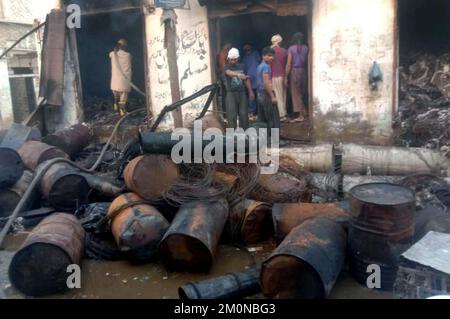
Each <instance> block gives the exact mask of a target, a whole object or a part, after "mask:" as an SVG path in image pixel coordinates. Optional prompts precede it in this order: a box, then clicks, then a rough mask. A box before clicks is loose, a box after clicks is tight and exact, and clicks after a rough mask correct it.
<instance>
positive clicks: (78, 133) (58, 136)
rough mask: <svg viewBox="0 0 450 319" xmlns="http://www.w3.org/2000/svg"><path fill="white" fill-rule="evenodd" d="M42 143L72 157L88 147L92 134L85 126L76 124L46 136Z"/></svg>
mask: <svg viewBox="0 0 450 319" xmlns="http://www.w3.org/2000/svg"><path fill="white" fill-rule="evenodd" d="M42 141H43V142H44V143H47V144H49V145H52V146H56V147H57V148H59V149H61V150H62V151H64V152H65V153H67V154H68V155H69V156H70V157H73V156H74V155H76V154H77V153H79V152H81V151H82V150H83V149H84V148H85V147H87V146H89V144H90V143H91V141H92V134H91V131H90V129H89V127H87V126H86V125H83V124H76V125H73V126H71V127H69V128H67V129H64V130H61V131H58V132H56V133H54V134H51V135H47V136H46V137H44V138H43V139H42Z"/></svg>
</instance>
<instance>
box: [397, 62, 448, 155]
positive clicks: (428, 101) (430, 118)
mask: <svg viewBox="0 0 450 319" xmlns="http://www.w3.org/2000/svg"><path fill="white" fill-rule="evenodd" d="M395 128H396V142H397V144H398V145H401V146H408V147H409V146H412V147H426V148H430V149H437V150H441V151H442V152H444V153H445V154H446V155H447V156H449V157H450V53H446V54H443V55H440V56H437V57H436V56H433V55H430V54H420V53H418V54H413V55H411V56H409V57H408V58H406V59H404V63H403V64H402V66H401V67H400V103H399V115H398V118H397V119H396V124H395Z"/></svg>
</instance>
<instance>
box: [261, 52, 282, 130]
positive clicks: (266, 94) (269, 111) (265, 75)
mask: <svg viewBox="0 0 450 319" xmlns="http://www.w3.org/2000/svg"><path fill="white" fill-rule="evenodd" d="M274 55H275V51H274V50H273V49H272V48H271V47H266V48H264V49H263V51H262V62H261V64H260V65H259V66H258V70H257V76H258V88H257V90H258V120H259V121H261V122H265V123H266V124H267V128H268V130H269V134H270V129H272V128H278V129H279V128H280V114H279V113H278V108H277V105H276V104H277V98H276V96H275V93H274V91H273V87H272V79H271V74H272V72H271V70H270V63H271V62H272V61H273V59H274Z"/></svg>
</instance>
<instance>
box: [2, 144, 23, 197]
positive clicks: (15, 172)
mask: <svg viewBox="0 0 450 319" xmlns="http://www.w3.org/2000/svg"><path fill="white" fill-rule="evenodd" d="M24 170H25V166H24V164H23V162H22V159H21V158H20V155H19V154H18V153H17V152H16V151H15V150H13V149H11V148H6V147H0V188H4V187H9V186H12V185H14V184H15V183H16V182H17V181H18V180H19V179H20V177H21V176H22V175H23V172H24Z"/></svg>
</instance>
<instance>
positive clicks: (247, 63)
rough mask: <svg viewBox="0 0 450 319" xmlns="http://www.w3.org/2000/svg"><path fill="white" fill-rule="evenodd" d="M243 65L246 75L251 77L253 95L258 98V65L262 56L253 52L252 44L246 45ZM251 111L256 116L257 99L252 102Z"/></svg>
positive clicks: (250, 103)
mask: <svg viewBox="0 0 450 319" xmlns="http://www.w3.org/2000/svg"><path fill="white" fill-rule="evenodd" d="M242 63H243V64H244V68H245V74H247V75H248V76H249V77H250V84H251V86H252V90H253V93H254V95H255V96H256V93H257V92H256V88H257V87H258V81H257V76H256V71H257V69H258V65H259V64H260V63H261V56H260V55H259V53H258V52H257V51H253V48H252V46H251V45H250V44H246V45H244V57H243V58H242ZM249 109H250V112H251V113H253V115H256V112H257V104H256V99H253V100H250V102H249Z"/></svg>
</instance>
